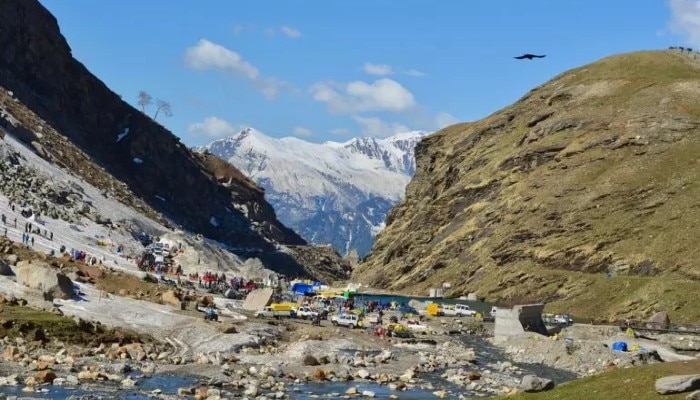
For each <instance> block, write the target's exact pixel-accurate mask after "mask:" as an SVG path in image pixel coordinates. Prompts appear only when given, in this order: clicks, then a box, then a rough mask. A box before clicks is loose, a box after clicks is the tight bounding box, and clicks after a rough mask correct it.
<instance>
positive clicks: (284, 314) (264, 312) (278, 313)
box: [255, 306, 295, 318]
mask: <svg viewBox="0 0 700 400" xmlns="http://www.w3.org/2000/svg"><path fill="white" fill-rule="evenodd" d="M294 316H295V312H294V310H274V309H273V308H272V307H270V306H267V307H263V308H261V309H260V310H258V311H256V312H255V318H293V317H294Z"/></svg>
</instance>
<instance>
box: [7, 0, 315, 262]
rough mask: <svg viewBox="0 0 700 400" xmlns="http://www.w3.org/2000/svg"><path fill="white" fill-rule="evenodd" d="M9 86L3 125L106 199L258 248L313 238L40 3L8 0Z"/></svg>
mask: <svg viewBox="0 0 700 400" xmlns="http://www.w3.org/2000/svg"><path fill="white" fill-rule="evenodd" d="M0 86H1V87H2V88H4V89H0V90H2V91H3V92H4V93H3V97H2V100H3V102H2V109H0V113H2V114H3V115H4V116H5V117H7V115H8V114H9V115H10V116H11V117H8V118H4V117H3V118H1V119H0V122H1V123H3V126H4V127H5V128H6V129H8V131H10V132H12V133H13V135H15V136H16V137H18V138H20V139H21V140H23V141H25V142H26V143H27V144H29V145H31V146H32V147H33V148H34V149H35V151H36V152H37V153H38V154H40V155H41V156H42V157H44V158H46V159H48V160H50V161H52V162H53V163H55V164H57V165H59V166H61V167H64V168H65V169H66V170H67V171H70V172H71V173H74V174H76V175H78V176H80V177H82V178H83V179H84V180H86V181H87V182H89V183H91V184H93V185H95V186H97V187H99V188H101V189H103V190H104V195H105V196H113V197H116V198H118V199H119V200H120V201H121V202H123V203H124V204H127V205H129V206H131V207H133V208H135V209H138V210H139V211H141V212H143V213H145V214H147V215H149V216H151V217H153V218H156V219H159V220H161V221H164V222H174V223H175V224H177V225H181V226H183V227H184V228H186V229H188V230H191V231H194V232H198V233H202V234H203V235H205V236H207V237H210V238H212V239H216V240H220V241H222V242H224V243H227V244H229V245H231V246H233V247H235V248H237V249H240V250H242V251H246V252H250V253H256V254H258V253H265V252H274V251H275V249H276V247H277V246H278V245H280V244H282V245H295V246H296V245H305V244H306V242H305V241H304V240H303V239H302V238H301V237H299V236H298V235H297V234H296V233H294V232H293V231H292V230H290V229H288V228H286V227H285V226H284V225H283V224H282V223H280V222H279V221H278V220H277V218H276V216H275V213H274V210H273V209H272V207H271V206H270V205H269V204H268V203H267V202H266V201H265V200H264V198H263V192H262V190H260V188H258V187H257V186H256V185H255V184H254V183H252V182H251V181H250V180H248V179H247V178H245V177H244V176H243V175H242V174H241V173H240V172H239V171H237V170H236V169H235V168H233V167H231V166H230V165H227V164H226V163H224V162H222V161H221V160H219V161H216V160H213V159H211V158H207V157H202V156H200V155H197V154H195V153H193V152H192V151H190V150H189V149H188V148H187V146H185V145H183V144H182V143H180V141H179V139H178V138H177V137H176V136H174V135H173V134H172V133H171V132H169V131H168V130H166V129H165V128H164V127H162V126H161V125H159V124H158V123H156V122H154V121H153V120H151V119H150V118H149V117H148V116H146V115H144V114H142V113H141V112H140V111H138V110H136V109H135V108H133V107H131V106H130V105H129V104H127V103H126V102H124V101H123V100H122V99H121V98H120V96H118V95H117V94H115V93H114V92H112V91H111V90H110V89H109V88H108V87H106V86H105V85H104V84H103V83H102V82H101V81H100V80H99V79H98V78H97V77H95V76H94V75H92V74H91V73H90V72H89V71H88V70H87V69H86V68H85V67H84V66H83V65H82V64H81V63H80V62H78V61H77V60H75V59H74V58H73V57H72V55H71V50H70V48H69V46H68V44H67V43H66V41H65V39H64V37H63V36H62V35H61V33H60V31H59V28H58V24H57V21H56V20H55V18H54V17H53V16H52V15H51V14H50V13H49V12H48V11H47V10H46V9H45V8H44V7H43V6H41V4H39V3H38V2H37V1H35V0H26V1H25V0H7V1H2V2H0ZM8 92H9V93H11V95H9V96H8ZM3 110H5V111H7V112H4V111H3ZM224 164H226V165H224ZM295 268H296V269H293V270H292V271H301V270H302V269H301V268H300V266H298V265H296V267H295Z"/></svg>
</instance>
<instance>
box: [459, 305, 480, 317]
mask: <svg viewBox="0 0 700 400" xmlns="http://www.w3.org/2000/svg"><path fill="white" fill-rule="evenodd" d="M455 310H456V313H457V316H458V317H473V316H475V315H476V311H474V310H472V309H471V307H469V306H468V305H466V304H457V305H456V306H455Z"/></svg>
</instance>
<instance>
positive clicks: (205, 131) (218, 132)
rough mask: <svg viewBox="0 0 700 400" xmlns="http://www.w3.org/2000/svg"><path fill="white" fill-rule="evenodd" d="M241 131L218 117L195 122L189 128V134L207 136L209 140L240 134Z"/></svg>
mask: <svg viewBox="0 0 700 400" xmlns="http://www.w3.org/2000/svg"><path fill="white" fill-rule="evenodd" d="M239 130H240V129H239V128H237V127H235V126H233V125H231V124H230V123H229V122H228V121H225V120H223V119H221V118H218V117H207V118H204V121H202V122H195V123H192V124H189V125H188V126H187V133H189V134H190V135H194V136H206V137H209V138H222V137H225V136H231V135H235V134H236V133H238V131H239Z"/></svg>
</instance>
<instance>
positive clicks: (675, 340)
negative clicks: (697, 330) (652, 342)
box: [658, 334, 700, 351]
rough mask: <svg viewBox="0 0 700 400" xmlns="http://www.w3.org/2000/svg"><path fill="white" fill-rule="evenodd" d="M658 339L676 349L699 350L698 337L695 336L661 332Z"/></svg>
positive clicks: (699, 339) (699, 341)
mask: <svg viewBox="0 0 700 400" xmlns="http://www.w3.org/2000/svg"><path fill="white" fill-rule="evenodd" d="M658 340H659V342H661V343H665V344H667V345H669V346H671V348H673V349H674V350H677V351H700V337H697V336H692V335H686V336H684V335H676V334H663V335H659V337H658Z"/></svg>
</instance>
